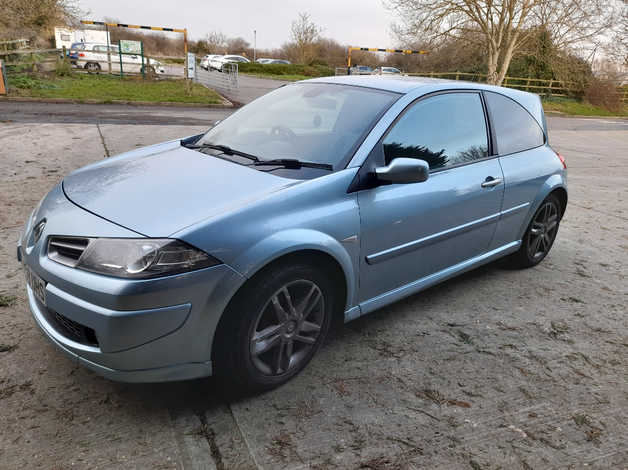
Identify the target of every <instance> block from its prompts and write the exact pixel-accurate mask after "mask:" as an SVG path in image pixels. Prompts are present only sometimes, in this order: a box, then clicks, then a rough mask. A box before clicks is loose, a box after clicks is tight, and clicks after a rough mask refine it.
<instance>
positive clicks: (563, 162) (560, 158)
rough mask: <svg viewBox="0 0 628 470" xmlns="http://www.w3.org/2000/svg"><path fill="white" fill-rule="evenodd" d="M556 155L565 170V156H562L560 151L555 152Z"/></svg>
mask: <svg viewBox="0 0 628 470" xmlns="http://www.w3.org/2000/svg"><path fill="white" fill-rule="evenodd" d="M556 156H557V157H558V159H559V160H560V163H562V164H563V168H564V169H565V170H566V169H567V162H566V161H565V157H563V156H562V155H561V154H560V153H558V152H556Z"/></svg>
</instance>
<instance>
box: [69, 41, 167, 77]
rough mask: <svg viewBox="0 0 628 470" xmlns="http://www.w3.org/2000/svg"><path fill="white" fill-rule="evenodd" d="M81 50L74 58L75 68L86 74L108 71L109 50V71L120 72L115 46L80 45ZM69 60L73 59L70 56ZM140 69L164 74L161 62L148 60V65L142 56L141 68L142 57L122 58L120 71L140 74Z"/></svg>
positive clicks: (118, 57) (125, 56)
mask: <svg viewBox="0 0 628 470" xmlns="http://www.w3.org/2000/svg"><path fill="white" fill-rule="evenodd" d="M82 44H83V46H82V49H79V50H77V52H76V56H75V57H76V58H75V59H74V62H75V64H76V66H77V67H79V68H83V69H85V70H87V71H88V72H92V73H98V72H100V71H101V70H108V62H107V48H109V49H108V50H109V55H110V56H111V70H112V71H113V72H120V55H119V52H118V46H117V44H110V45H109V46H107V44H98V43H82ZM70 60H71V61H72V60H73V57H72V56H70ZM142 67H145V68H146V70H152V71H153V72H154V73H158V74H162V73H165V72H166V71H165V69H164V66H163V64H162V63H161V62H159V61H157V60H155V59H150V64H148V61H147V57H146V56H144V65H143V66H142V57H141V56H140V55H128V54H124V55H123V56H122V70H123V72H129V73H140V72H141V71H142Z"/></svg>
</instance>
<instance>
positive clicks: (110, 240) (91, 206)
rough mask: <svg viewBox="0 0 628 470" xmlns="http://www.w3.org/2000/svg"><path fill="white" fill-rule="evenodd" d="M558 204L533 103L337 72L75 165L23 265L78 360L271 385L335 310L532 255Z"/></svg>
mask: <svg viewBox="0 0 628 470" xmlns="http://www.w3.org/2000/svg"><path fill="white" fill-rule="evenodd" d="M156 186H158V187H159V191H154V188H155V187H156ZM147 193H150V198H147ZM566 205H567V171H566V165H565V160H564V158H563V157H562V156H561V155H559V154H558V153H556V152H555V151H554V150H553V149H552V148H551V147H550V144H549V138H548V132H547V126H546V123H545V117H544V114H543V108H542V106H541V101H540V99H539V97H538V96H536V95H533V94H530V93H525V92H522V91H517V90H513V89H508V88H500V87H494V86H489V85H484V84H478V83H463V82H456V81H450V82H448V81H442V80H430V79H426V78H416V79H414V78H412V79H411V78H408V77H404V79H403V80H401V79H399V78H398V77H370V76H344V77H326V78H318V79H313V80H308V81H304V82H297V83H294V84H290V85H286V86H283V87H281V88H278V89H277V90H275V91H272V92H271V93H268V94H266V95H264V96H263V97H261V98H259V99H257V100H255V101H253V102H252V103H250V104H248V105H246V106H244V107H243V108H241V109H240V110H238V112H236V113H234V114H232V115H230V116H229V117H228V118H226V119H224V120H223V121H221V122H220V123H219V124H217V125H215V126H214V127H213V128H211V129H210V130H209V131H207V132H206V133H203V134H199V135H195V136H191V137H187V138H184V139H182V140H173V141H169V142H164V143H161V144H156V145H152V146H149V147H145V148H142V149H135V150H132V151H130V152H127V153H124V154H122V155H120V156H117V157H114V158H108V159H106V160H103V161H101V162H98V163H95V164H92V165H88V166H86V167H84V168H82V169H80V170H77V171H75V172H73V173H71V174H70V175H68V176H66V177H65V178H64V179H63V180H62V181H61V183H60V184H58V185H57V186H56V187H54V188H53V189H52V190H51V191H50V193H49V194H48V195H47V196H45V197H44V198H43V200H42V201H41V202H40V203H39V204H38V205H37V207H35V209H34V210H33V212H32V213H31V215H30V217H29V218H28V221H27V223H26V225H25V228H24V230H23V233H22V234H21V236H20V239H19V242H18V248H17V256H18V259H19V260H20V261H21V262H22V263H23V266H24V271H25V274H26V279H27V286H28V287H27V296H28V302H29V305H30V309H31V311H32V314H33V316H34V319H35V321H36V323H37V325H38V326H39V328H40V329H41V330H42V331H43V332H44V334H45V335H46V336H47V337H48V338H49V339H50V340H51V341H52V343H53V344H55V345H56V346H57V347H59V348H60V350H61V351H63V352H64V353H66V354H67V355H68V356H70V357H71V358H73V359H74V360H76V361H77V362H78V363H79V364H82V365H84V366H86V367H88V368H90V369H92V370H94V371H96V372H97V373H99V374H102V375H104V376H106V377H108V378H110V379H115V380H122V381H129V382H157V381H166V380H179V379H192V378H196V377H202V376H207V375H210V374H216V375H219V376H221V377H223V378H224V379H226V380H229V381H231V382H234V383H236V384H238V385H239V386H240V387H245V388H247V389H250V390H251V389H255V390H264V389H269V388H272V387H276V386H278V385H280V384H282V383H284V382H286V381H287V380H289V379H290V378H291V377H293V376H294V375H295V374H297V373H298V372H299V371H301V370H302V369H303V368H304V367H305V366H306V364H307V363H308V362H309V361H310V360H311V359H312V357H313V356H314V354H315V353H316V351H317V350H318V349H319V347H320V346H321V344H322V342H323V340H324V338H325V336H326V335H327V332H328V331H329V329H330V327H331V325H332V321H333V320H334V319H338V320H340V321H350V320H353V319H355V318H358V317H360V316H362V315H365V314H367V313H369V312H372V311H374V310H376V309H378V308H380V307H383V306H385V305H387V304H390V303H392V302H395V301H397V300H399V299H402V298H404V297H406V296H408V295H411V294H414V293H416V292H418V291H421V290H423V289H425V288H427V287H430V286H432V285H434V284H436V283H438V282H441V281H443V280H445V279H448V278H451V277H453V276H456V275H458V274H460V273H463V272H465V271H468V270H470V269H473V268H475V267H478V266H480V265H483V264H485V263H488V262H491V261H493V260H496V259H498V258H502V257H506V256H507V257H508V260H509V262H510V263H511V264H513V265H514V266H518V267H531V266H535V265H536V264H538V263H540V262H541V261H542V260H543V259H544V258H545V257H546V256H547V255H548V253H549V251H550V249H551V247H552V245H553V243H554V240H555V238H556V234H557V232H558V228H559V224H560V222H561V218H562V217H563V214H564V212H565V208H566ZM546 269H552V266H551V265H548V266H547V267H546ZM521 282H524V279H523V278H522V279H521ZM454 287H455V286H454ZM450 295H452V296H454V295H455V289H454V290H452V291H451V292H450ZM486 302H487V305H489V306H490V298H487V299H486ZM416 341H419V339H416Z"/></svg>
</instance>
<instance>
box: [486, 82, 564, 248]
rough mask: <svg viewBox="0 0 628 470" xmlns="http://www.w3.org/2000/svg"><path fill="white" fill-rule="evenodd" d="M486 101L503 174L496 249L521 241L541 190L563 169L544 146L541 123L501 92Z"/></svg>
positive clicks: (550, 151) (494, 245)
mask: <svg viewBox="0 0 628 470" xmlns="http://www.w3.org/2000/svg"><path fill="white" fill-rule="evenodd" d="M484 99H485V101H486V104H487V109H488V112H489V115H490V116H491V122H492V123H494V124H493V130H494V133H495V140H496V142H495V143H496V146H495V147H496V148H495V153H496V154H498V155H499V161H500V164H501V167H502V170H503V172H504V203H503V208H502V216H501V218H500V220H499V223H498V225H497V230H496V232H495V237H494V238H493V244H492V246H493V247H495V248H497V247H500V246H503V245H505V244H506V243H509V242H513V241H517V240H519V239H520V238H521V236H522V235H523V230H525V227H526V225H527V219H528V217H529V216H530V215H531V211H533V210H534V206H533V203H534V202H535V200H536V198H537V197H538V195H539V194H540V193H541V188H542V187H543V185H544V184H546V182H547V179H548V178H549V177H550V176H551V175H552V174H553V173H555V172H556V171H557V170H558V171H560V169H561V168H560V166H559V165H557V162H558V159H557V158H556V156H555V153H554V151H553V150H552V149H551V148H550V147H549V146H547V145H545V142H546V136H545V132H544V130H543V128H542V127H541V124H540V123H539V122H538V121H537V120H536V119H535V118H534V117H533V116H532V115H531V114H530V113H529V112H528V111H527V110H526V109H525V108H524V107H522V106H521V105H520V104H519V103H517V102H516V101H514V100H513V99H511V98H508V97H506V96H504V95H501V94H499V93H494V92H484ZM538 202H540V201H538Z"/></svg>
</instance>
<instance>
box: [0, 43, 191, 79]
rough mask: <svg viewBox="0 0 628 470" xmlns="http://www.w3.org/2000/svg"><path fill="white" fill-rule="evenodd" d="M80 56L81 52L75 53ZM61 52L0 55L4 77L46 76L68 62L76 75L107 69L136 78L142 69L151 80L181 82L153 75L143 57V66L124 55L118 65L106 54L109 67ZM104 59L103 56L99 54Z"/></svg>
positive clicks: (151, 63) (150, 61) (115, 56)
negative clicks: (37, 73) (70, 57)
mask: <svg viewBox="0 0 628 470" xmlns="http://www.w3.org/2000/svg"><path fill="white" fill-rule="evenodd" d="M79 52H82V51H79ZM65 54H67V51H66V50H65V49H32V50H31V49H26V50H13V51H4V52H1V51H0V58H2V59H4V61H5V62H4V65H5V66H6V70H7V74H14V73H24V72H26V73H28V72H50V71H53V70H55V67H56V66H57V63H58V61H59V60H63V59H64V57H65V60H68V61H70V62H71V65H72V68H73V69H74V70H76V71H80V72H90V73H103V74H106V73H108V72H109V70H110V69H111V74H112V75H120V68H122V73H123V74H124V75H137V74H141V73H142V68H144V70H145V71H146V72H147V73H149V74H150V75H151V76H153V77H158V78H181V77H182V74H181V75H175V74H168V73H167V72H166V73H160V74H158V75H155V74H154V73H153V72H155V64H154V61H155V59H154V58H149V57H145V62H144V65H143V66H142V64H141V63H140V62H137V61H130V60H129V59H127V58H126V57H125V56H124V55H123V56H122V61H120V56H119V55H118V54H117V53H112V54H110V61H111V62H110V64H109V61H108V60H107V59H102V60H101V59H95V58H89V57H88V58H83V57H80V54H79V57H77V58H76V59H71V60H70V59H69V58H68V57H66V56H65ZM103 55H106V53H103Z"/></svg>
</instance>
